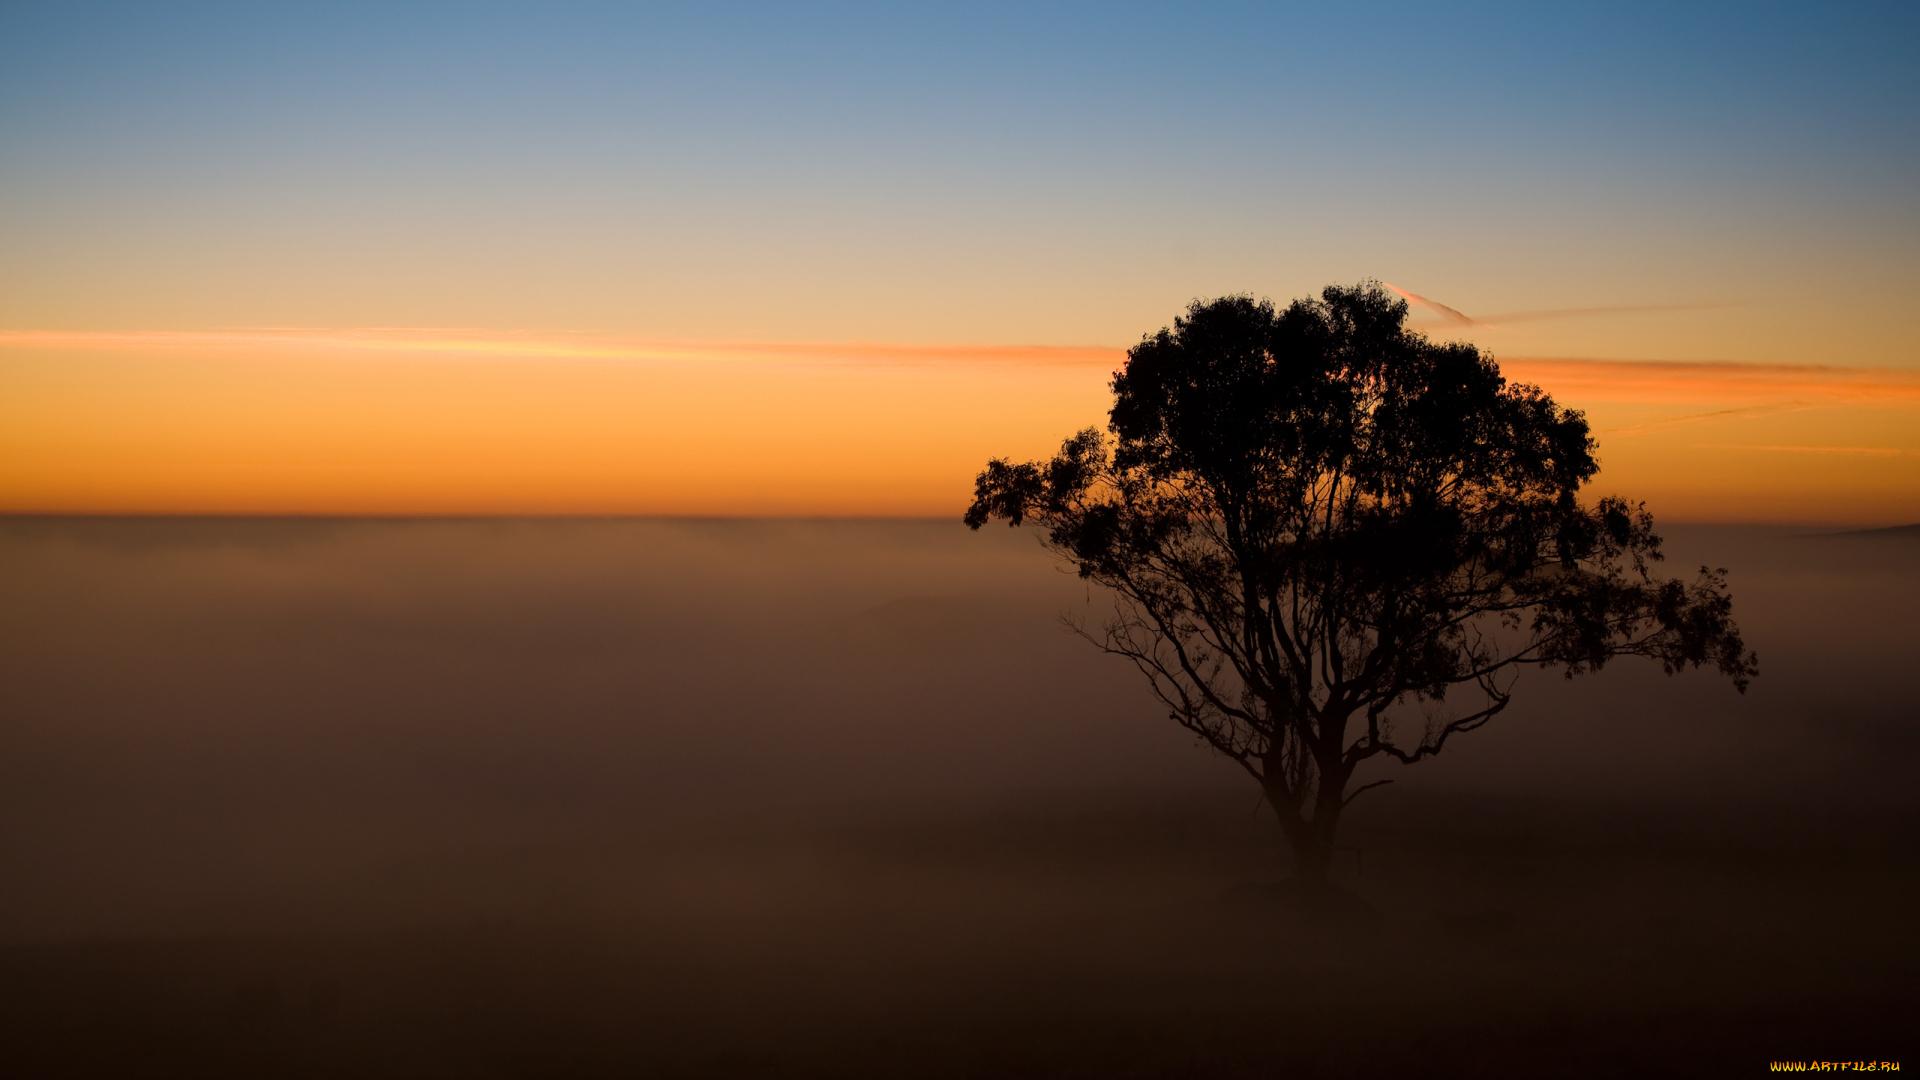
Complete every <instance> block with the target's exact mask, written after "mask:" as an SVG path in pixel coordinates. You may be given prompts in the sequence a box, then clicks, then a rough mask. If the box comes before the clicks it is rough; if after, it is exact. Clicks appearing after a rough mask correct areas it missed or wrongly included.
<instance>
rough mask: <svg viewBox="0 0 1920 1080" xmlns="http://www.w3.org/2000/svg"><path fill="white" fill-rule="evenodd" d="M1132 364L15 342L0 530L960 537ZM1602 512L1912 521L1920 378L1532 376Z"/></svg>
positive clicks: (962, 349) (556, 349)
mask: <svg viewBox="0 0 1920 1080" xmlns="http://www.w3.org/2000/svg"><path fill="white" fill-rule="evenodd" d="M1123 357H1124V351H1123V350H1121V349H1118V348H1111V347H1098V346H1086V347H1061V346H1014V345H953V344H886V343H875V342H844V343H833V342H704V343H702V342H661V341H644V340H637V339H623V338H612V337H603V336H594V335H584V334H532V333H527V334H522V333H506V332H500V331H482V330H463V329H405V328H397V329H396V328H387V329H381V328H371V329H353V330H315V329H298V328H280V329H236V330H219V331H206V332H148V333H138V332H136V333H69V332H34V331H0V511H6V512H14V513H254V514H277V513H317V514H521V513H529V514H698V515H761V514H771V515H821V516H835V515H883V516H895V515H897V516H938V517H951V516H957V515H958V513H959V512H960V510H961V508H962V507H964V506H965V504H966V501H967V499H968V498H969V496H970V494H971V490H972V481H973V476H974V473H975V472H976V471H978V469H979V467H980V466H981V465H982V464H983V463H984V462H985V461H986V460H987V459H988V458H989V457H995V456H1007V457H1016V458H1021V457H1038V456H1043V455H1045V454H1047V453H1049V452H1050V451H1051V450H1052V449H1053V448H1054V447H1055V446H1057V444H1058V441H1059V439H1060V438H1062V437H1063V436H1065V435H1067V434H1069V433H1071V432H1072V431H1075V430H1077V429H1079V428H1082V427H1085V426H1087V425H1088V424H1093V423H1099V422H1101V421H1103V420H1104V418H1105V414H1106V409H1107V405H1108V397H1109V395H1108V390H1107V380H1108V378H1109V377H1110V374H1111V372H1112V371H1113V370H1114V369H1115V368H1116V367H1117V366H1118V365H1119V363H1120V362H1121V360H1122V359H1123ZM1502 369H1503V370H1504V371H1505V372H1506V373H1507V375H1508V376H1509V377H1510V378H1513V379H1515V380H1518V381H1524V382H1531V383H1535V384H1538V385H1540V386H1542V387H1543V388H1545V389H1547V390H1548V391H1549V392H1551V393H1553V394H1554V395H1555V397H1556V398H1557V399H1559V400H1561V401H1562V402H1563V403H1565V404H1568V405H1571V406H1574V407H1578V408H1583V409H1585V410H1587V412H1588V414H1589V417H1590V419H1591V420H1592V422H1593V425H1594V429H1595V432H1596V435H1597V437H1598V438H1599V441H1600V447H1601V457H1602V464H1603V467H1604V470H1605V471H1604V472H1603V474H1602V476H1601V478H1600V481H1599V483H1598V484H1597V485H1596V488H1597V489H1600V490H1605V491H1617V492H1619V493H1621V494H1625V495H1628V496H1631V497H1634V498H1645V499H1647V500H1648V501H1649V502H1650V503H1651V504H1652V505H1653V507H1654V509H1655V510H1656V512H1658V513H1660V514H1662V515H1663V516H1666V517H1668V518H1675V519H1681V520H1763V521H1764V520H1774V521H1832V522H1854V523H1861V524H1888V523H1893V522H1896V521H1907V520H1916V519H1920V437H1916V432H1920V423H1916V421H1917V420H1920V372H1914V371H1911V370H1906V369H1892V368H1843V367H1819V366H1811V365H1767V364H1717V363H1663V362H1654V361H1625V360H1592V359H1565V358H1544V357H1511V358H1504V359H1503V360H1502Z"/></svg>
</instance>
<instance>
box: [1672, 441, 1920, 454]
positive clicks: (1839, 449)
mask: <svg viewBox="0 0 1920 1080" xmlns="http://www.w3.org/2000/svg"><path fill="white" fill-rule="evenodd" d="M1694 445H1695V446H1697V447H1705V448H1708V449H1714V450H1760V451H1769V452H1778V453H1786V454H1859V455H1865V456H1868V457H1901V456H1903V455H1910V454H1920V451H1914V450H1902V449H1900V448H1899V447H1897V446H1755V445H1748V444H1744V443H1695V444H1694Z"/></svg>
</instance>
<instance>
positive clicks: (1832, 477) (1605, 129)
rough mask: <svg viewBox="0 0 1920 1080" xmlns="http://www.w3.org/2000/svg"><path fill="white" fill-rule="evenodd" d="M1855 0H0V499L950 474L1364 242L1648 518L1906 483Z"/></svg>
mask: <svg viewBox="0 0 1920 1080" xmlns="http://www.w3.org/2000/svg"><path fill="white" fill-rule="evenodd" d="M1916 35H1920V15H1916V9H1914V8H1913V7H1911V6H1910V5H1903V6H1895V5H1884V6H1854V7H1848V6H1841V5H1822V6H1817V7H1816V6H1812V5H1807V6H1803V7H1800V8H1777V7H1756V6H1752V5H1739V6H1733V5H1727V6H1717V7H1716V6H1700V5H1696V6H1691V7H1687V8H1685V9H1675V8H1674V7H1672V6H1669V5H1647V6H1644V7H1626V6H1609V7H1606V8H1604V9H1602V8H1593V9H1587V10H1581V11H1575V12H1571V13H1569V12H1561V11H1555V12H1553V13H1549V12H1547V11H1546V10H1544V9H1542V8H1539V7H1537V6H1522V5H1514V6H1504V7H1495V6H1471V7H1453V8H1446V9H1442V8H1440V7H1437V6H1431V5H1387V4H1383V5H1371V6H1352V7H1344V6H1343V7H1338V8H1336V7H1335V6H1333V5H1314V6H1304V5H1303V6H1299V7H1286V6H1280V5H1246V6H1231V5H1214V6H1201V5H1191V4H1187V5H1164V6H1122V5H1086V6H1057V5H1056V6H1045V7H1032V6H1025V5H1021V6H1011V5H1010V6H991V5H984V4H968V5H964V6H963V5H954V6H951V7H944V8H935V7H929V6H923V5H912V6H907V5H893V6H884V7H879V6H876V7H854V6H826V5H806V6H802V5H766V6H756V5H746V4H741V5H731V6H727V7H723V8H722V7H706V8H699V9H694V8H692V7H682V8H658V9H655V8H645V7H639V6H635V5H614V4H606V5H585V4H574V5H556V4H548V5H532V4H526V5H493V4H458V5H454V4H448V5H422V4H403V5H385V4H383V5H352V4H341V3H330V4H325V5H320V4H315V5H310V6H296V5H242V4H234V5H210V4H169V5H147V4H142V5H124V6H120V5H94V4H61V5H34V6H29V5H18V4H16V5H8V6H6V7H5V8H4V9H0V511H7V512H61V513H66V512H82V513H96V512H139V513H182V512H240V513H281V512H285V513H397V514H414V513H425V514H439V513H522V512H526V513H670V514H682V513H686V514H803V515H831V514H883V515H896V514H897V515H941V516H957V515H958V514H959V513H960V511H961V510H962V509H963V507H964V505H965V503H966V500H967V497H968V495H969V493H970V491H971V486H972V478H973V475H974V473H975V472H976V471H977V470H978V469H979V467H980V465H981V464H982V463H983V462H984V461H985V460H986V459H987V458H988V457H991V456H996V455H1009V456H1036V455H1040V454H1044V453H1046V452H1047V451H1048V450H1049V449H1050V448H1051V447H1052V446H1053V445H1055V444H1056V443H1057V441H1058V439H1059V438H1060V437H1061V436H1063V435H1066V434H1068V433H1069V432H1071V431H1073V430H1075V429H1077V428H1080V427H1083V426H1086V425H1087V424H1090V423H1095V422H1099V421H1101V420H1103V419H1104V413H1105V407H1106V402H1107V398H1108V393H1107V388H1106V380H1107V378H1108V377H1109V375H1110V373H1111V371H1112V370H1113V369H1114V367H1115V366H1116V365H1117V364H1118V362H1119V361H1120V359H1121V357H1122V355H1123V353H1124V350H1125V349H1126V347H1127V346H1128V345H1130V344H1132V343H1133V342H1135V341H1138V340H1139V338H1140V336H1141V335H1142V334H1143V333H1147V332H1151V331H1152V330H1154V329H1157V328H1158V327H1160V326H1162V325H1165V324H1167V323H1168V322H1170V321H1171V319H1172V318H1173V316H1174V315H1175V314H1177V313H1178V312H1179V311H1180V310H1181V309H1182V308H1183V307H1184V305H1185V304H1186V303H1187V302H1188V301H1189V300H1191V299H1193V298H1195V297H1210V296H1215V295H1220V294H1223V293H1229V292H1251V293H1254V294H1256V295H1261V296H1270V297H1272V298H1274V299H1275V300H1276V301H1280V302H1284V301H1286V300H1287V299H1290V298H1292V297H1295V296H1300V295H1305V294H1308V293H1311V292H1314V291H1316V290H1318V289H1319V288H1320V287H1321V286H1323V285H1325V284H1327V283H1329V282H1354V281H1358V280H1361V279H1363V278H1377V279H1380V280H1382V281H1384V282H1387V283H1390V284H1391V285H1392V286H1393V287H1395V288H1397V289H1398V290H1400V291H1401V292H1402V293H1403V294H1405V295H1407V296H1408V297H1409V299H1410V302H1411V303H1412V304H1413V313H1414V319H1415V322H1416V324H1417V325H1419V326H1421V327H1423V328H1425V329H1426V330H1428V331H1429V332H1430V333H1433V334H1435V335H1439V336H1448V337H1462V338H1466V339H1469V340H1472V341H1475V342H1477V343H1479V344H1480V345H1482V346H1484V347H1486V348H1487V349H1489V350H1491V351H1492V352H1493V353H1494V354H1495V355H1496V357H1498V358H1499V359H1500V361H1501V363H1502V365H1503V367H1504V368H1505V369H1506V370H1507V371H1508V373H1509V374H1510V375H1512V376H1513V377H1515V378H1519V379H1524V380H1526V381H1530V382H1536V383H1538V384H1540V385H1542V386H1544V387H1546V388H1547V389H1548V390H1550V391H1552V392H1553V393H1555V395H1556V396H1557V397H1559V398H1560V399H1561V400H1563V401H1565V402H1567V403H1569V404H1572V405H1575V406H1577V407H1580V408H1584V409H1586V410H1587V411H1588V414H1589V417H1590V418H1591V419H1592V421H1593V426H1594V428H1595V430H1596V433H1597V435H1598V438H1599V439H1600V446H1601V458H1602V463H1603V473H1602V475H1601V477H1600V479H1599V481H1598V482H1597V484H1596V490H1597V491H1609V492H1619V493H1621V494H1625V495H1628V496H1630V497H1635V498H1644V499H1646V500H1648V502H1649V504H1650V506H1651V507H1652V508H1653V509H1654V510H1655V512H1656V514H1659V515H1661V516H1662V517H1664V518H1667V519H1671V520H1692V521H1713V520H1726V521H1774V522H1795V523H1830V524H1859V525H1887V524H1896V523H1903V522H1909V521H1916V520H1920V348H1916V346H1915V344H1914V340H1915V339H1914V335H1913V330H1912V328H1911V327H1910V325H1909V323H1910V316H1911V313H1912V312H1913V311H1914V310H1915V307H1916V302H1915V300H1914V297H1915V296H1916V295H1917V294H1920V260H1917V259H1916V258H1915V255H1916V253H1920V196H1917V195H1916V192H1920V167H1916V166H1920V65H1916V64H1914V63H1913V62H1912V55H1911V54H1912V49H1913V47H1912V42H1913V41H1914V40H1916Z"/></svg>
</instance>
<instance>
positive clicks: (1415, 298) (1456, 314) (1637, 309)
mask: <svg viewBox="0 0 1920 1080" xmlns="http://www.w3.org/2000/svg"><path fill="white" fill-rule="evenodd" d="M1381 284H1382V285H1385V286H1386V287H1387V288H1388V289H1390V290H1392V291H1393V292H1394V293H1396V294H1398V295H1399V296H1400V297H1401V298H1402V299H1404V300H1405V301H1406V302H1407V303H1408V304H1409V305H1411V306H1413V307H1416V308H1423V309H1425V310H1427V311H1431V312H1433V313H1434V314H1435V315H1438V316H1439V317H1440V320H1441V322H1443V323H1445V324H1447V325H1448V326H1455V327H1473V328H1475V329H1479V330H1498V329H1500V328H1501V327H1502V326H1506V325H1508V324H1511V323H1528V322H1554V321H1559V320H1563V319H1590V318H1603V317H1606V316H1609V315H1650V314H1657V313H1663V312H1676V311H1710V310H1714V309H1717V308H1733V307H1740V306H1742V305H1741V304H1739V303H1738V302H1732V301H1729V302H1723V303H1705V304H1612V305H1604V306H1597V307H1564V308H1540V309H1537V310H1533V311H1506V312H1502V313H1500V314H1498V315H1484V316H1478V317H1476V316H1472V315H1468V314H1466V313H1465V312H1463V311H1461V310H1459V309H1458V308H1454V307H1449V306H1447V305H1446V304H1443V303H1441V302H1439V301H1438V300H1434V299H1431V298H1429V297H1425V296H1421V295H1420V294H1419V293H1415V292H1408V291H1407V290H1406V289H1402V288H1401V287H1399V286H1398V285H1395V284H1393V283H1391V282H1386V281H1383V282H1381Z"/></svg>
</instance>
